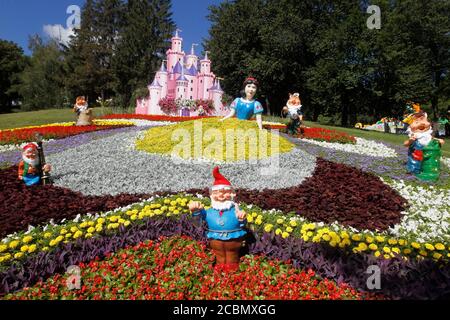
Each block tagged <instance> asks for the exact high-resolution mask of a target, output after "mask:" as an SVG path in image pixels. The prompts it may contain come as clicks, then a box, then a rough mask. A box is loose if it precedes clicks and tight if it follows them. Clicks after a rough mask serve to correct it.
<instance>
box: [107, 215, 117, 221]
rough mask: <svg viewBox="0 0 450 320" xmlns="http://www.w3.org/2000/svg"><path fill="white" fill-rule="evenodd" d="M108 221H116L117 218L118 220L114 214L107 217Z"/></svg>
mask: <svg viewBox="0 0 450 320" xmlns="http://www.w3.org/2000/svg"><path fill="white" fill-rule="evenodd" d="M108 220H109V221H110V222H116V221H117V220H119V219H118V218H117V217H116V216H112V217H109V219H108Z"/></svg>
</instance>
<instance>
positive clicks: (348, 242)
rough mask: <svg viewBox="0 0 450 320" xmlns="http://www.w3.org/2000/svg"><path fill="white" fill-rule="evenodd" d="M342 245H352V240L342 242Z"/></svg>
mask: <svg viewBox="0 0 450 320" xmlns="http://www.w3.org/2000/svg"><path fill="white" fill-rule="evenodd" d="M341 244H342V246H343V247H345V246H348V245H350V244H351V241H350V239H344V240H342V241H341Z"/></svg>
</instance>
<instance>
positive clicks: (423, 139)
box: [415, 129, 433, 146]
mask: <svg viewBox="0 0 450 320" xmlns="http://www.w3.org/2000/svg"><path fill="white" fill-rule="evenodd" d="M432 133H433V130H432V129H430V130H428V131H427V132H421V133H416V134H415V135H416V139H417V142H419V143H420V144H421V145H422V146H426V145H428V144H429V143H430V141H431V139H432V136H431V134H432Z"/></svg>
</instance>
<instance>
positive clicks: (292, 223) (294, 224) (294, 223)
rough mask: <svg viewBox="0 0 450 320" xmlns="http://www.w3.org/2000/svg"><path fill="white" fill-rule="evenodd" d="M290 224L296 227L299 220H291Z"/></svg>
mask: <svg viewBox="0 0 450 320" xmlns="http://www.w3.org/2000/svg"><path fill="white" fill-rule="evenodd" d="M289 224H290V225H291V227H293V228H295V227H296V226H297V222H296V221H295V220H291V221H289Z"/></svg>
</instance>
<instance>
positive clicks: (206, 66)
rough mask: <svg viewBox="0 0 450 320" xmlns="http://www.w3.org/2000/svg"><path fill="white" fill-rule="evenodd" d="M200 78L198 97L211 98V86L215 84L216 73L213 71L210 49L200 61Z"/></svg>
mask: <svg viewBox="0 0 450 320" xmlns="http://www.w3.org/2000/svg"><path fill="white" fill-rule="evenodd" d="M198 79H199V80H198V81H199V82H198V93H197V96H198V99H209V88H211V87H212V86H213V84H214V83H213V81H214V74H213V73H211V60H209V59H208V51H206V52H205V58H203V59H202V60H201V61H200V74H199V75H198Z"/></svg>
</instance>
